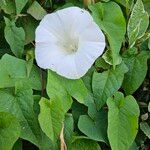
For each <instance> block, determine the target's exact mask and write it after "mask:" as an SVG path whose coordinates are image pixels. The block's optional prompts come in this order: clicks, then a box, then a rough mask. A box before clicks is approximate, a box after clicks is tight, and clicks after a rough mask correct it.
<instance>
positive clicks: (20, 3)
mask: <svg viewBox="0 0 150 150" xmlns="http://www.w3.org/2000/svg"><path fill="white" fill-rule="evenodd" d="M27 2H28V0H15V3H16V11H17V14H20V12H21V11H22V9H23V8H24V6H25V5H26V3H27Z"/></svg>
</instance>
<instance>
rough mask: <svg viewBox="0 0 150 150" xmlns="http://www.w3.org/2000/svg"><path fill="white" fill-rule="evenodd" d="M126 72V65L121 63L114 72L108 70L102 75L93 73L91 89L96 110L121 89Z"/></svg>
mask: <svg viewBox="0 0 150 150" xmlns="http://www.w3.org/2000/svg"><path fill="white" fill-rule="evenodd" d="M127 70H128V69H127V67H126V65H125V64H124V63H121V64H120V65H118V66H117V67H116V69H115V70H114V69H110V70H108V71H104V72H102V73H97V72H94V74H93V82H92V88H93V95H94V101H95V103H96V107H97V109H100V108H101V107H102V106H103V105H104V104H105V102H106V100H107V98H108V97H110V96H112V95H113V94H114V93H115V92H116V91H117V90H118V89H119V88H120V87H121V85H122V82H123V78H124V74H125V73H126V72H127Z"/></svg>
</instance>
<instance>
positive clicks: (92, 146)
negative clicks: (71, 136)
mask: <svg viewBox="0 0 150 150" xmlns="http://www.w3.org/2000/svg"><path fill="white" fill-rule="evenodd" d="M68 149H69V150H101V148H100V146H99V144H98V143H96V142H95V141H93V140H89V139H87V138H83V137H81V138H80V137H78V138H76V139H75V140H74V141H73V142H72V144H71V145H70V147H69V148H68Z"/></svg>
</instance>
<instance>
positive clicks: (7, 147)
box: [0, 112, 21, 150]
mask: <svg viewBox="0 0 150 150" xmlns="http://www.w3.org/2000/svg"><path fill="white" fill-rule="evenodd" d="M20 130H21V128H20V124H19V122H18V120H17V119H16V118H15V117H14V116H13V115H11V114H9V113H6V112H0V149H1V150H11V149H12V147H13V145H14V143H15V142H16V141H17V139H18V138H19V135H20Z"/></svg>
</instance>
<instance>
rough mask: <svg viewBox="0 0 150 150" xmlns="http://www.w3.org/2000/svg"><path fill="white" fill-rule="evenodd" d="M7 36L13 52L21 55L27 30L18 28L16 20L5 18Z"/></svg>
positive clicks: (18, 55)
mask: <svg viewBox="0 0 150 150" xmlns="http://www.w3.org/2000/svg"><path fill="white" fill-rule="evenodd" d="M5 23H6V26H5V38H6V41H7V42H8V43H9V45H10V48H11V50H12V52H13V53H14V54H15V55H16V56H17V57H21V56H22V54H23V51H24V44H25V32H24V30H23V28H22V27H20V28H18V27H16V25H15V22H14V21H10V20H9V19H7V18H5Z"/></svg>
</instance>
